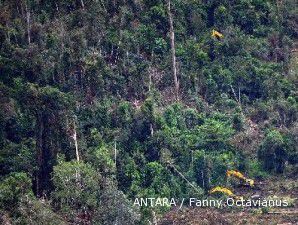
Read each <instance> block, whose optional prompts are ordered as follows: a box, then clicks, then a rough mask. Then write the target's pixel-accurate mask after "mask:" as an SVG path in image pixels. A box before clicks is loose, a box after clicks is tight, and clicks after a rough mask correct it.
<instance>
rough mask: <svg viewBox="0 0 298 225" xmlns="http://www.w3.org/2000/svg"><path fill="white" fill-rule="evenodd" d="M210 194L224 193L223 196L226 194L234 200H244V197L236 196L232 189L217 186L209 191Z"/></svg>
mask: <svg viewBox="0 0 298 225" xmlns="http://www.w3.org/2000/svg"><path fill="white" fill-rule="evenodd" d="M209 193H210V194H214V193H222V194H226V195H227V196H229V197H231V198H234V199H243V197H242V196H237V195H235V194H234V193H233V192H232V191H231V190H230V189H228V188H225V187H220V186H216V187H214V188H212V189H211V190H210V191H209Z"/></svg>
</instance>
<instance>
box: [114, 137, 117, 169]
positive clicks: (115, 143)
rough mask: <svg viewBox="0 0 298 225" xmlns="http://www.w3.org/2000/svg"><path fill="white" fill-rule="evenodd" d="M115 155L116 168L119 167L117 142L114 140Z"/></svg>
mask: <svg viewBox="0 0 298 225" xmlns="http://www.w3.org/2000/svg"><path fill="white" fill-rule="evenodd" d="M114 157H115V168H117V142H116V140H115V142H114Z"/></svg>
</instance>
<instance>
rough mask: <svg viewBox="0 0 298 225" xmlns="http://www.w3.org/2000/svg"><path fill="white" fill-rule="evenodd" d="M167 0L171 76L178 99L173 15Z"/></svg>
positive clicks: (169, 1) (177, 98)
mask: <svg viewBox="0 0 298 225" xmlns="http://www.w3.org/2000/svg"><path fill="white" fill-rule="evenodd" d="M167 1H168V16H169V23H170V39H171V52H172V70H173V78H174V84H175V97H176V100H179V81H178V77H177V63H176V51H175V33H174V25H173V15H172V12H171V0H167Z"/></svg>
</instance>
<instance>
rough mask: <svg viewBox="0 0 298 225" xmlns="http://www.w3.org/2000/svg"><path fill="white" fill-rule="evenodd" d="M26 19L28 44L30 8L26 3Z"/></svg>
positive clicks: (29, 39) (29, 38) (29, 37)
mask: <svg viewBox="0 0 298 225" xmlns="http://www.w3.org/2000/svg"><path fill="white" fill-rule="evenodd" d="M26 21H27V35H28V44H29V45H30V43H31V36H30V9H29V7H28V5H27V4H26Z"/></svg>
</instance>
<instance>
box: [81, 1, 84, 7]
mask: <svg viewBox="0 0 298 225" xmlns="http://www.w3.org/2000/svg"><path fill="white" fill-rule="evenodd" d="M81 6H82V8H83V9H85V4H84V0H81Z"/></svg>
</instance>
